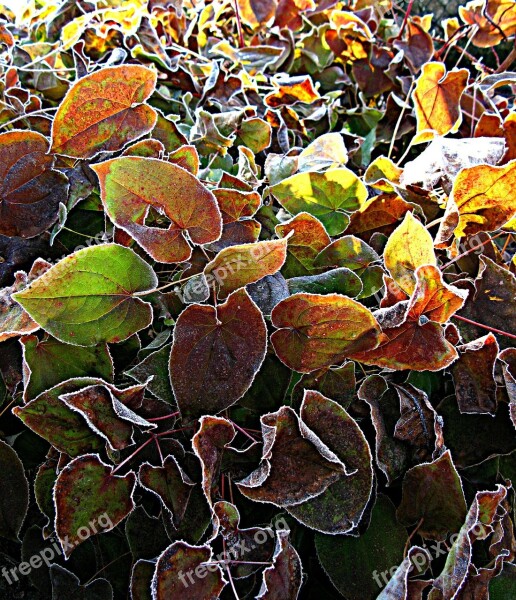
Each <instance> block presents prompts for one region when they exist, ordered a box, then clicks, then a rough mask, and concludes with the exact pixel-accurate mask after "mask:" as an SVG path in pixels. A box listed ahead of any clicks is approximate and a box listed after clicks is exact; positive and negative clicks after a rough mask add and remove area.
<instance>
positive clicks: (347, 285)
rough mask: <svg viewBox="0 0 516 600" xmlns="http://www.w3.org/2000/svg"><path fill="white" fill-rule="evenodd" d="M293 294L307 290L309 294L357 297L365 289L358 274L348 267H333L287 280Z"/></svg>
mask: <svg viewBox="0 0 516 600" xmlns="http://www.w3.org/2000/svg"><path fill="white" fill-rule="evenodd" d="M287 284H288V290H289V292H290V293H291V294H297V293H302V292H306V293H309V294H342V295H344V296H349V297H351V298H356V297H357V296H358V295H359V294H360V293H361V292H362V289H363V286H362V281H361V280H360V277H358V275H355V273H354V272H353V271H351V270H350V269H347V268H346V267H340V268H338V269H331V270H330V271H326V272H325V273H318V274H317V275H306V276H304V277H292V278H291V279H288V280H287Z"/></svg>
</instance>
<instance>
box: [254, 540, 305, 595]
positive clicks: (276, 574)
mask: <svg viewBox="0 0 516 600" xmlns="http://www.w3.org/2000/svg"><path fill="white" fill-rule="evenodd" d="M288 537H289V532H288V531H285V530H279V531H277V532H276V548H275V550H274V556H273V557H272V565H271V566H270V567H267V568H266V569H264V571H263V580H262V585H261V588H260V591H259V592H258V595H257V596H256V600H284V599H286V598H288V600H296V599H297V597H298V595H299V591H300V589H301V585H302V583H303V568H302V565H301V558H300V557H299V554H298V553H297V551H296V549H295V548H294V546H292V544H291V543H290V542H289V540H288Z"/></svg>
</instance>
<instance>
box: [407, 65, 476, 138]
mask: <svg viewBox="0 0 516 600" xmlns="http://www.w3.org/2000/svg"><path fill="white" fill-rule="evenodd" d="M468 75H469V71H468V70H467V69H458V70H454V71H450V72H449V73H446V67H445V66H444V64H443V63H439V62H429V63H426V64H425V65H424V66H423V71H422V73H421V75H420V76H419V78H418V80H417V84H416V89H415V90H414V92H413V94H412V100H413V101H414V106H415V108H416V118H417V133H416V136H415V138H414V141H413V143H414V144H420V143H421V142H428V141H430V140H432V139H433V138H434V137H435V135H436V134H437V135H446V134H447V133H455V132H456V131H457V130H458V129H459V126H460V124H461V122H462V113H461V110H460V104H459V103H460V98H461V96H462V93H463V92H464V90H465V89H466V86H467V83H468Z"/></svg>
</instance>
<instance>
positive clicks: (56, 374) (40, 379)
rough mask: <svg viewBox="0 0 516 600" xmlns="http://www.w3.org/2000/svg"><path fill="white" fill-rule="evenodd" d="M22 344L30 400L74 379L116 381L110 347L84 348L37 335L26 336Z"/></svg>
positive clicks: (22, 339) (27, 394)
mask: <svg viewBox="0 0 516 600" xmlns="http://www.w3.org/2000/svg"><path fill="white" fill-rule="evenodd" d="M20 342H21V344H22V347H23V360H24V378H25V390H24V396H25V400H26V401H27V400H31V399H32V398H35V397H36V396H38V395H39V394H41V393H42V392H44V391H45V390H48V389H50V388H51V387H53V386H55V385H57V384H58V383H61V382H62V381H65V380H66V379H71V378H72V377H87V376H91V377H99V378H100V379H105V380H106V381H111V380H112V379H113V361H112V359H111V356H110V354H109V350H108V347H107V345H106V344H99V345H98V346H94V347H88V348H84V347H80V346H70V345H69V344H63V343H62V342H59V341H58V340H54V339H52V338H50V339H48V340H44V341H39V340H38V338H37V337H36V336H35V335H27V336H24V337H22V338H21V340H20Z"/></svg>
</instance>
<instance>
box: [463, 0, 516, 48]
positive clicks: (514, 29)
mask: <svg viewBox="0 0 516 600" xmlns="http://www.w3.org/2000/svg"><path fill="white" fill-rule="evenodd" d="M459 14H460V18H461V19H462V20H463V21H464V23H467V24H468V25H474V26H475V28H476V30H477V31H476V33H475V35H474V36H473V37H472V39H471V41H472V42H473V44H474V45H475V46H477V47H478V48H490V47H492V46H496V45H497V44H499V43H500V42H501V41H502V40H503V39H505V38H508V37H511V36H513V35H514V34H515V33H516V3H515V2H514V0H488V1H487V4H486V0H473V2H468V3H467V4H466V6H459ZM504 36H505V38H504Z"/></svg>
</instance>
